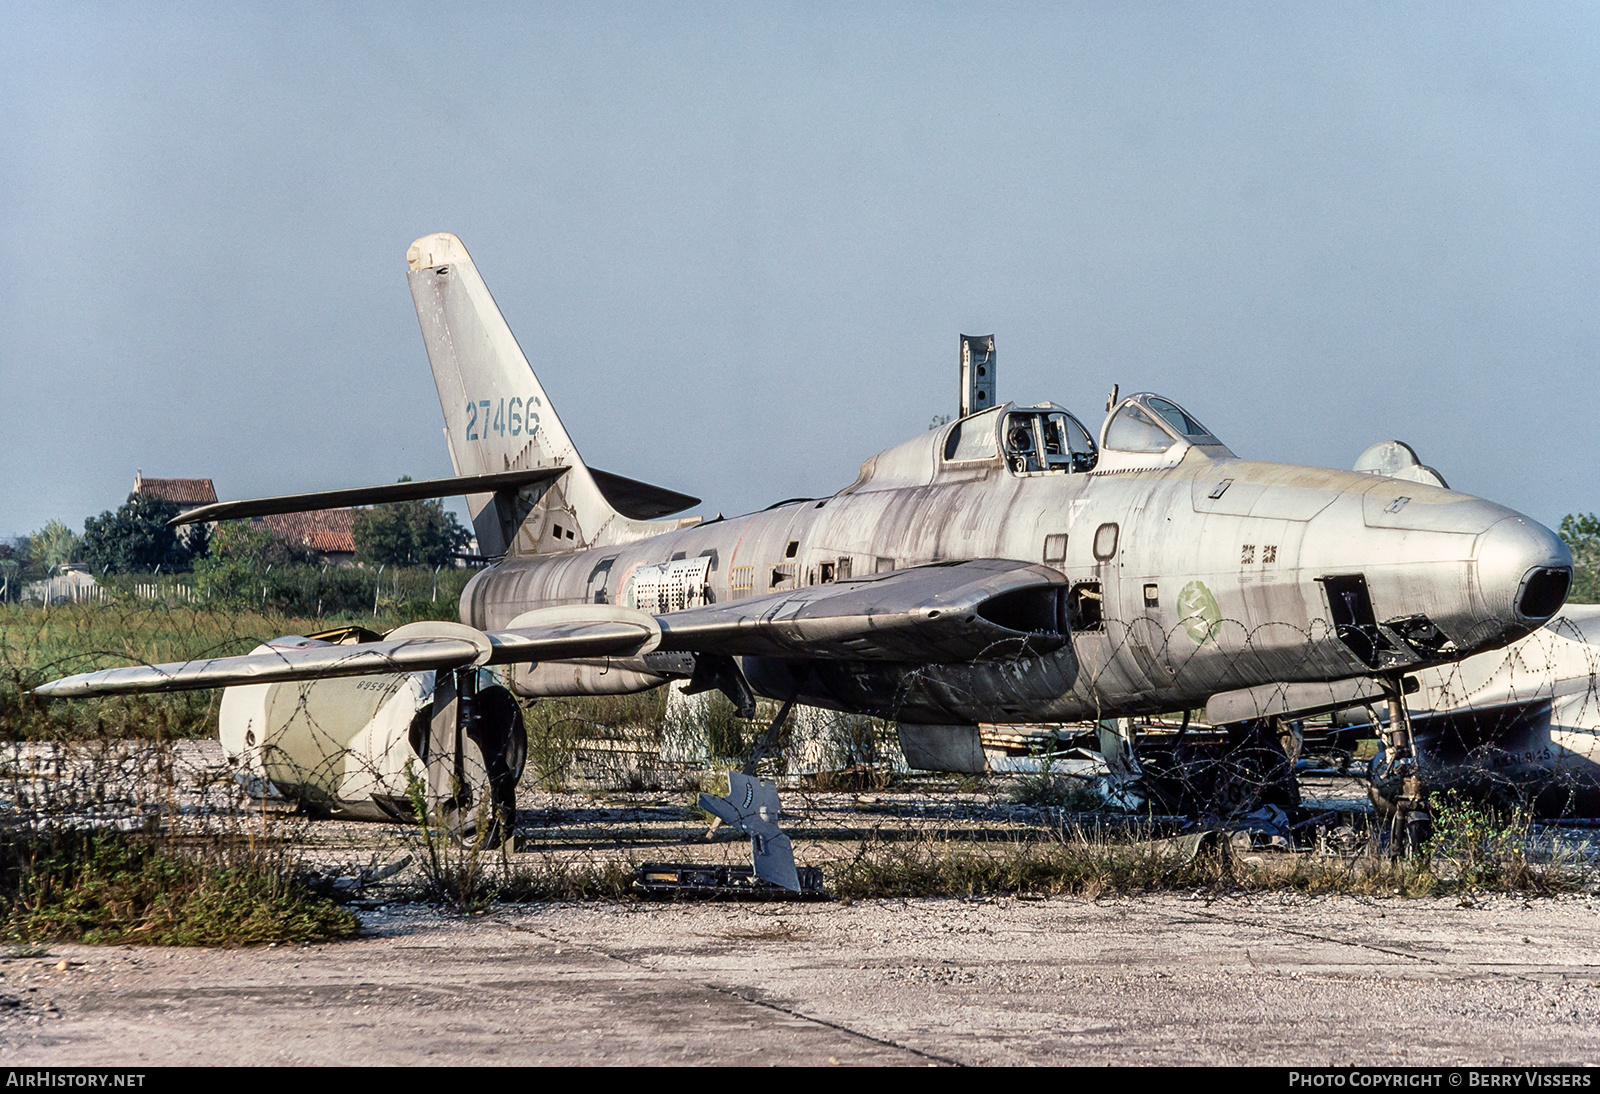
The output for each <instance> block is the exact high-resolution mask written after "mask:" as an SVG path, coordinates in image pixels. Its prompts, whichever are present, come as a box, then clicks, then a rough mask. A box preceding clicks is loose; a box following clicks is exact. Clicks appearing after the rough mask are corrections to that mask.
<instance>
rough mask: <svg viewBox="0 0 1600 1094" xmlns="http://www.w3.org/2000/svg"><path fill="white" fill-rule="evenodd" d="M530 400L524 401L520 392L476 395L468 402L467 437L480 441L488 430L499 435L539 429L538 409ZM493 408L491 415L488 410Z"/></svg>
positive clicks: (531, 434)
mask: <svg viewBox="0 0 1600 1094" xmlns="http://www.w3.org/2000/svg"><path fill="white" fill-rule="evenodd" d="M533 402H534V401H533V400H532V399H529V400H528V401H527V402H526V403H524V402H523V401H522V399H521V397H519V396H513V397H512V398H510V399H496V400H490V399H479V400H477V401H476V402H473V401H470V400H469V401H468V402H467V440H469V441H481V440H485V439H487V438H488V436H489V434H490V433H497V434H499V435H500V436H502V437H505V436H511V437H520V436H522V435H523V434H524V433H526V434H527V435H528V436H530V437H531V436H533V435H534V434H535V433H537V432H538V431H539V413H538V411H536V410H534V409H533ZM491 411H493V417H491V416H490V412H491Z"/></svg>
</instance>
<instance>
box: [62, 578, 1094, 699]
mask: <svg viewBox="0 0 1600 1094" xmlns="http://www.w3.org/2000/svg"><path fill="white" fill-rule="evenodd" d="M1069 640H1070V635H1069V633H1068V630H1067V622H1066V578H1064V577H1063V576H1062V575H1061V574H1060V573H1058V572H1056V571H1055V570H1052V569H1050V568H1049V567H1047V566H1040V565H1035V564H1031V563H1025V562H1015V561H1008V560H1003V559H980V560H977V561H972V562H958V563H944V564H937V565H933V566H923V567H918V568H915V569H909V570H895V571H890V572H889V573H884V574H874V575H871V576H868V577H862V578H857V579H854V580H846V581H839V582H834V583H830V584H827V585H813V586H809V587H806V588H803V589H795V590H792V591H786V592H781V593H774V594H772V595H770V596H763V597H752V598H746V599H742V600H734V601H730V602H729V603H726V604H711V605H706V606H704V607H698V608H689V609H686V610H684V611H679V612H670V613H667V614H663V615H658V616H653V615H650V614H648V613H646V612H642V611H638V610H635V609H633V608H627V607H623V606H621V605H614V604H573V605H566V606H559V607H551V608H539V609H535V610H534V611H531V612H526V613H524V614H522V615H520V616H518V617H517V618H515V619H513V620H512V621H511V624H510V626H508V627H506V628H505V629H503V630H495V631H488V632H484V631H479V630H476V629H474V628H472V627H468V626H465V625H464V624H460V623H446V622H425V623H412V624H408V625H406V626H404V627H401V628H399V629H398V630H395V631H391V632H390V633H389V634H388V635H387V636H386V637H385V638H384V639H383V640H382V641H380V642H365V643H361V644H359V645H354V646H329V645H315V646H309V647H300V648H285V649H278V650H273V651H272V652H270V653H257V654H247V655H245V656H242V657H219V658H212V659H209V660H197V661H187V662H180V663H173V664H166V665H134V666H128V667H126V668H115V669H105V670H102V671H99V672H88V673H80V674H79V675H77V676H68V677H66V678H64V679H61V680H54V681H51V682H50V683H48V684H44V685H42V686H40V687H38V688H36V689H35V693H36V694H38V695H44V696H48V697H53V698H77V697H83V696H90V695H111V694H117V693H126V692H150V691H187V690H192V689H195V688H214V687H226V686H229V685H232V684H265V683H281V682H284V681H289V680H315V679H322V678H325V677H333V676H364V675H369V674H377V673H387V672H423V671H427V670H444V669H455V668H465V667H467V666H470V665H503V664H514V663H522V662H535V661H572V660H583V659H586V658H597V657H635V656H641V655H643V654H646V653H650V652H653V651H655V650H666V651H675V652H683V653H711V654H729V655H733V656H743V657H751V656H753V657H788V658H802V659H803V658H820V659H828V660H857V661H859V660H889V661H897V662H911V663H919V664H951V663H957V662H962V661H1000V660H1014V659H1016V658H1019V657H1025V656H1034V655H1038V654H1044V653H1049V652H1052V651H1054V650H1057V649H1060V648H1061V647H1062V646H1064V645H1066V643H1067V642H1068V641H1069Z"/></svg>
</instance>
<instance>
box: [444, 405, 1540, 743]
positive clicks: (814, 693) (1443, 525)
mask: <svg viewBox="0 0 1600 1094" xmlns="http://www.w3.org/2000/svg"><path fill="white" fill-rule="evenodd" d="M1138 398H1140V397H1138V396H1136V397H1134V399H1138ZM1134 399H1130V400H1128V401H1126V402H1132V401H1134ZM958 424H959V423H958ZM951 428H955V426H949V427H946V429H944V430H940V431H935V432H930V433H929V434H928V435H926V436H923V437H918V438H915V439H914V440H912V441H909V442H907V443H906V444H904V445H901V446H899V447H898V448H896V449H891V450H890V451H888V452H886V453H883V454H881V455H879V456H877V457H874V458H873V459H872V460H869V461H868V462H867V464H866V466H864V467H863V470H862V476H861V478H860V479H858V481H857V482H856V483H854V484H852V485H851V486H849V487H847V488H845V489H844V490H842V491H840V492H839V493H838V494H835V495H834V496H833V497H831V498H825V499H820V500H810V501H800V502H792V503H789V504H786V505H782V506H779V507H777V508H775V509H772V510H769V511H765V512H761V513H753V514H750V515H747V516H743V517H737V518H734V519H731V520H724V521H718V522H715V523H711V524H703V525H699V526H695V527H691V528H685V529H681V530H676V531H670V532H665V533H663V534H660V535H657V536H655V537H653V538H650V539H645V540H635V541H633V542H619V543H615V544H606V543H603V542H602V543H599V544H597V545H596V546H594V547H590V548H588V549H584V550H571V551H563V552H560V553H556V554H552V555H536V556H532V557H527V556H520V557H519V556H515V555H514V556H511V557H508V558H507V559H505V560H504V561H503V562H501V563H500V564H499V565H497V566H495V567H493V568H491V569H489V570H487V571H485V572H484V573H483V574H481V575H479V576H478V577H477V578H475V579H474V580H473V582H472V583H471V584H470V585H469V586H468V588H467V590H466V591H465V593H464V595H463V598H462V612H461V618H462V620H463V621H464V622H467V623H469V624H471V625H472V626H474V627H478V628H481V629H490V628H495V627H498V626H501V625H503V622H504V621H506V620H509V619H510V618H511V617H512V616H514V615H516V614H519V613H521V612H523V611H526V610H528V609H530V608H534V607H538V606H541V605H548V604H568V603H582V602H605V601H606V600H608V599H610V598H611V597H613V596H619V595H620V596H622V597H624V602H626V599H625V598H626V596H627V592H628V588H629V584H630V579H631V576H632V575H633V574H634V573H635V572H637V571H638V570H639V569H640V568H641V567H650V566H658V565H661V564H664V563H667V562H670V561H671V560H673V559H676V558H686V559H696V558H702V557H704V558H706V559H708V560H709V568H708V572H707V576H706V599H707V600H709V601H710V602H712V603H718V604H721V603H727V602H730V601H737V600H739V599H740V598H742V597H748V596H752V595H757V594H761V593H766V592H769V591H772V590H782V589H788V588H800V587H804V586H806V585H809V584H812V583H815V582H817V581H818V580H819V579H820V576H821V575H822V571H823V567H826V566H832V567H833V568H834V570H833V572H834V574H835V575H836V576H837V574H838V573H839V572H840V569H841V568H843V567H846V566H848V568H849V570H850V571H851V572H852V573H866V572H872V571H873V570H875V569H877V568H879V567H881V566H887V565H892V566H894V567H896V568H898V569H904V568H908V567H916V566H923V565H928V564H931V563H938V562H944V561H948V560H957V559H983V558H996V559H1015V560H1024V561H1029V562H1036V563H1041V564H1042V563H1043V561H1044V558H1045V553H1046V549H1047V539H1048V537H1051V536H1054V535H1063V534H1064V535H1065V536H1066V545H1065V553H1064V556H1063V557H1061V558H1059V559H1056V560H1052V564H1053V566H1054V568H1056V569H1059V571H1060V572H1061V573H1062V574H1063V575H1064V576H1065V578H1066V579H1067V581H1068V582H1070V583H1078V582H1084V581H1095V582H1098V583H1099V584H1100V588H1101V591H1102V593H1103V596H1104V601H1103V604H1104V621H1103V628H1102V629H1101V630H1100V631H1098V632H1087V633H1078V634H1075V635H1074V636H1073V639H1072V643H1071V646H1070V647H1067V648H1063V649H1061V650H1059V651H1056V652H1054V653H1052V654H1048V655H1045V656H1039V657H1032V658H1027V659H1024V660H1019V661H1015V662H1011V663H1006V664H963V665H939V666H930V665H925V664H917V663H913V662H910V661H908V662H906V663H903V664H883V663H867V662H861V663H852V662H849V661H846V660H839V659H828V660H825V661H824V660H815V661H811V662H809V663H806V664H804V665H799V666H797V665H794V664H792V663H783V664H776V663H772V662H771V661H770V659H765V658H746V659H744V662H743V665H744V668H745V671H746V674H747V676H748V677H749V679H750V681H751V683H752V685H753V686H754V687H755V688H756V690H757V691H760V692H764V693H765V694H768V695H771V696H773V697H787V695H786V694H785V693H786V692H787V690H788V689H789V688H791V687H792V686H793V681H794V679H795V677H796V676H797V675H798V677H799V678H800V681H801V683H800V687H801V690H800V693H799V698H800V700H801V701H802V702H807V703H815V704H819V705H825V706H836V707H841V708H844V709H851V710H859V711H865V712H869V713H874V714H879V715H882V716H886V717H896V718H900V719H902V720H906V721H917V722H935V723H939V722H949V723H957V722H968V721H977V720H984V721H989V720H1002V721H1003V720H1018V719H1037V720H1043V721H1054V720H1067V719H1076V718H1084V717H1096V716H1107V715H1113V714H1114V715H1127V714H1143V713H1158V712H1161V711H1169V710H1174V709H1181V708H1183V707H1186V706H1198V705H1201V704H1203V703H1204V701H1205V699H1206V698H1207V697H1208V696H1210V695H1211V694H1213V693H1215V692H1218V691H1225V690H1229V689H1233V688H1239V687H1244V686H1248V685H1250V684H1256V683H1263V682H1268V681H1286V682H1293V681H1302V680H1321V679H1335V678H1341V677H1349V676H1355V675H1361V674H1364V673H1368V672H1371V671H1372V670H1373V666H1371V665H1369V664H1367V663H1364V662H1363V661H1362V660H1360V659H1358V658H1357V656H1356V655H1355V654H1354V653H1353V652H1352V651H1351V649H1350V648H1349V647H1348V646H1347V645H1346V644H1345V643H1344V642H1343V641H1341V640H1340V639H1339V637H1338V636H1337V635H1336V634H1335V628H1334V625H1333V621H1332V620H1331V618H1330V610H1329V605H1328V600H1327V596H1326V594H1325V592H1324V587H1323V584H1322V583H1321V582H1320V581H1319V579H1320V578H1324V577H1327V576H1329V575H1343V574H1360V575H1363V576H1364V577H1365V579H1366V584H1367V587H1368V589H1369V590H1370V595H1371V601H1372V606H1373V609H1374V612H1375V615H1376V618H1377V619H1378V620H1379V621H1383V620H1389V619H1395V618H1400V617H1406V616H1413V615H1418V614H1421V615H1426V616H1427V617H1428V618H1429V619H1430V620H1431V621H1432V622H1433V624H1434V625H1435V626H1436V627H1437V628H1438V630H1439V631H1440V632H1442V633H1443V635H1444V636H1446V637H1447V638H1448V639H1449V641H1450V643H1452V644H1453V648H1447V650H1446V651H1445V653H1446V656H1432V657H1429V656H1417V657H1416V658H1415V661H1414V662H1413V663H1414V664H1415V665H1417V666H1421V665H1424V664H1427V663H1430V662H1431V663H1438V662H1440V661H1443V660H1447V659H1450V658H1454V657H1459V656H1464V655H1467V654H1470V653H1473V652H1476V651H1480V650H1485V649H1491V648H1494V647H1497V646H1500V645H1504V644H1505V643H1507V642H1510V641H1512V640H1514V639H1515V638H1517V637H1519V636H1521V635H1522V634H1525V633H1527V632H1528V630H1530V629H1531V628H1532V627H1533V626H1536V625H1537V624H1538V623H1540V622H1542V621H1543V620H1542V619H1530V618H1526V617H1523V616H1522V615H1520V614H1519V613H1518V611H1517V610H1516V599H1517V596H1518V594H1519V590H1520V589H1521V587H1522V584H1523V582H1524V579H1525V577H1526V575H1527V574H1528V573H1529V572H1530V571H1532V570H1535V569H1537V568H1540V567H1548V568H1561V567H1567V566H1570V558H1569V556H1568V554H1567V551H1566V548H1565V546H1564V545H1563V544H1562V543H1561V541H1560V539H1559V538H1558V537H1557V536H1555V535H1554V533H1552V532H1550V531H1549V530H1548V529H1545V528H1543V527H1542V526H1540V525H1538V524H1536V523H1535V522H1533V521H1531V520H1529V519H1528V518H1526V517H1523V516H1521V515H1520V514H1518V513H1516V512H1514V511H1512V510H1510V509H1507V508H1505V507H1504V506H1500V505H1496V504H1494V503H1492V502H1488V501H1484V500H1482V499H1480V498H1475V497H1471V496H1469V495H1466V494H1461V493H1457V492H1454V491H1449V490H1443V489H1438V488H1436V487H1431V486H1427V485H1424V484H1420V483H1411V482H1400V481H1396V480H1392V479H1386V478H1381V477H1375V476H1372V475H1364V474H1358V473H1355V472H1346V471H1336V470H1329V469H1324V468H1311V467H1296V466H1289V465H1282V464H1272V463H1263V462H1258V461H1249V460H1241V459H1237V458H1235V457H1233V455H1232V454H1231V453H1230V452H1228V451H1227V450H1226V449H1225V448H1221V447H1220V446H1217V445H1204V446H1201V445H1194V444H1190V443H1187V442H1184V441H1181V440H1177V439H1174V442H1173V444H1172V446H1171V448H1170V449H1169V450H1168V451H1167V452H1163V453H1157V454H1154V455H1150V454H1143V453H1139V454H1124V453H1118V452H1113V451H1107V450H1105V449H1104V448H1102V452H1101V460H1100V466H1098V467H1097V468H1096V469H1095V470H1093V471H1090V472H1087V473H1070V472H1062V471H1044V472H1039V471H1034V472H1028V471H1024V472H1020V473H1019V472H1018V471H1016V470H1014V469H1013V468H1012V467H1011V466H1010V465H1008V463H1007V462H1006V461H1005V460H1004V459H1002V458H1001V457H1000V456H998V455H997V456H995V457H993V458H991V459H987V460H979V461H966V462H954V461H950V460H946V459H944V458H943V451H944V441H945V437H946V434H947V432H948V430H949V429H951ZM1223 480H1231V482H1230V483H1229V485H1228V487H1227V488H1226V490H1224V491H1223V493H1222V494H1221V496H1220V497H1215V498H1214V497H1212V496H1211V495H1212V494H1213V492H1214V491H1215V489H1216V487H1217V486H1218V485H1219V484H1220V483H1221V482H1222V481H1223ZM1400 498H1407V499H1409V500H1408V501H1406V502H1404V503H1400V504H1399V506H1398V508H1397V507H1396V502H1397V501H1398V499H1400ZM1113 524H1114V525H1116V526H1117V532H1116V537H1115V539H1116V542H1115V544H1114V547H1113V549H1112V550H1110V551H1109V552H1105V551H1102V552H1101V553H1102V554H1106V556H1107V557H1103V558H1102V557H1096V552H1095V546H1096V544H1095V539H1096V535H1095V534H1096V531H1097V530H1098V529H1100V528H1101V527H1102V526H1104V525H1113ZM521 538H522V539H524V540H526V539H532V540H534V541H535V542H538V541H539V540H540V538H541V537H540V536H539V534H538V532H537V531H536V530H535V531H533V532H532V533H531V534H529V533H526V532H525V533H524V535H523V536H522V537H521ZM1104 539H1105V533H1102V544H1101V546H1102V547H1104V546H1106V543H1105V542H1104ZM790 543H796V544H797V545H798V546H797V547H796V548H795V551H794V554H793V556H792V557H791V556H790V555H789V553H788V547H789V544H790ZM1146 586H1154V591H1155V597H1154V599H1155V601H1156V603H1155V604H1154V605H1153V606H1147V605H1146Z"/></svg>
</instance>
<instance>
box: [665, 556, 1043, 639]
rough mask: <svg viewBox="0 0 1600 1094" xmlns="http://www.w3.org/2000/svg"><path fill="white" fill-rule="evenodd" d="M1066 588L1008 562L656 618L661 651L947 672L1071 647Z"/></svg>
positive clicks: (917, 571) (944, 567) (894, 576)
mask: <svg viewBox="0 0 1600 1094" xmlns="http://www.w3.org/2000/svg"><path fill="white" fill-rule="evenodd" d="M1066 592H1067V579H1066V578H1065V577H1063V576H1062V575H1061V574H1060V573H1058V572H1057V571H1055V570H1053V569H1051V568H1049V567H1048V566H1040V565H1036V564H1033V563H1027V562H1016V561H1012V560H1007V559H978V560H975V561H971V562H950V563H940V564H935V565H932V566H919V567H916V568H913V569H909V570H891V571H889V572H888V573H883V574H871V575H867V576H865V577H860V578H855V579H852V580H845V581H838V582H833V583H830V584H827V585H809V586H806V587H804V588H800V589H794V590H792V591H788V592H781V593H773V594H772V595H770V596H761V597H753V598H748V599H744V600H732V601H729V602H728V603H726V604H711V605H707V606H706V607H702V608H690V609H688V610H686V611H681V612H672V613H670V614H667V615H662V616H658V617H657V620H658V622H659V623H660V625H661V643H660V646H659V647H658V648H660V649H662V650H679V651H683V652H688V653H725V654H732V655H733V656H735V657H798V658H824V659H829V660H850V661H860V660H867V661H911V662H920V663H924V664H951V663H955V662H960V661H1005V660H1014V659H1015V658H1018V657H1022V656H1026V655H1028V654H1042V653H1050V652H1053V651H1055V650H1058V649H1060V648H1061V647H1062V646H1064V645H1066V644H1067V641H1068V639H1069V635H1068V631H1067V615H1066Z"/></svg>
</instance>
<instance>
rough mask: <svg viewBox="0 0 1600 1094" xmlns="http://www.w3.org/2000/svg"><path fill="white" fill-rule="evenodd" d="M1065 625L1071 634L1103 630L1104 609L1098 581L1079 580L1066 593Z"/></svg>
mask: <svg viewBox="0 0 1600 1094" xmlns="http://www.w3.org/2000/svg"><path fill="white" fill-rule="evenodd" d="M1067 626H1068V627H1070V628H1071V629H1072V633H1073V634H1081V633H1083V632H1085V631H1103V630H1105V609H1104V602H1103V599H1102V597H1101V595H1100V583H1099V582H1098V581H1081V582H1079V583H1078V584H1076V585H1074V586H1073V587H1072V591H1071V592H1070V593H1068V594H1067Z"/></svg>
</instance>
